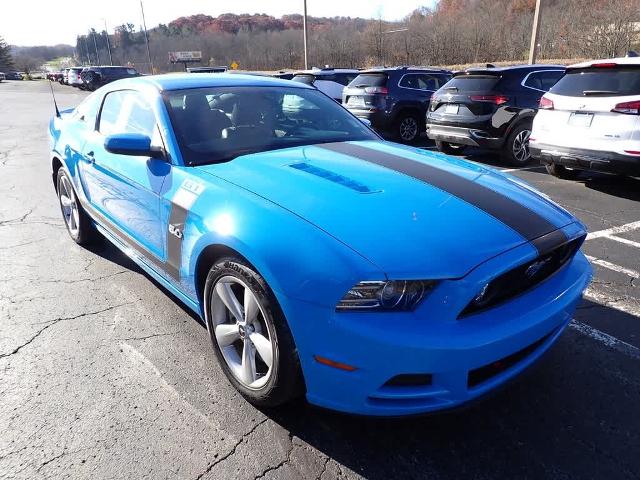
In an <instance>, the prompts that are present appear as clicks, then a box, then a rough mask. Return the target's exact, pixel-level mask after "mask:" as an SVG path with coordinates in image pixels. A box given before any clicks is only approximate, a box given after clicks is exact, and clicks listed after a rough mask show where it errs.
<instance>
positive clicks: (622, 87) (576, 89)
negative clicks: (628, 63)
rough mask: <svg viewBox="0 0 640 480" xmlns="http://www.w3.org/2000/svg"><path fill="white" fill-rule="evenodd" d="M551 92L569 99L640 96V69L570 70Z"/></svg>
mask: <svg viewBox="0 0 640 480" xmlns="http://www.w3.org/2000/svg"><path fill="white" fill-rule="evenodd" d="M550 91H551V93H555V94H556V95H564V96H567V97H587V96H606V97H609V96H610V97H614V96H627V95H640V67H617V68H610V67H609V68H588V69H580V70H574V69H570V70H567V74H566V75H565V76H564V77H562V78H561V79H560V81H559V82H558V83H556V84H555V85H554V86H553V87H552V88H551V90H550Z"/></svg>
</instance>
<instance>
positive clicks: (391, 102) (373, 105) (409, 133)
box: [342, 67, 452, 143]
mask: <svg viewBox="0 0 640 480" xmlns="http://www.w3.org/2000/svg"><path fill="white" fill-rule="evenodd" d="M451 75H452V74H451V72H450V71H448V70H440V69H435V68H419V67H394V68H372V69H369V70H363V71H362V72H360V74H359V75H358V76H357V77H356V78H355V79H353V81H351V83H349V85H347V86H346V87H345V89H344V90H343V92H342V104H343V105H344V106H345V107H346V108H347V109H348V110H349V111H350V112H351V113H353V114H354V115H355V116H357V117H360V118H366V119H367V120H369V121H370V122H371V126H372V127H373V128H375V129H376V130H378V131H379V132H381V133H391V134H392V135H393V136H394V137H395V138H397V139H398V140H400V141H402V142H405V143H410V142H413V141H414V140H416V139H417V138H418V137H419V135H420V132H423V131H424V119H425V114H426V113H427V109H428V108H429V99H430V98H431V95H432V94H433V92H435V91H436V90H438V89H439V88H440V87H442V86H443V85H444V84H446V83H447V82H448V81H449V79H451Z"/></svg>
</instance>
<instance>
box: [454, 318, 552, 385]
mask: <svg viewBox="0 0 640 480" xmlns="http://www.w3.org/2000/svg"><path fill="white" fill-rule="evenodd" d="M554 333H555V330H554V331H553V332H551V333H549V334H547V335H545V336H544V337H542V338H541V339H540V340H538V341H536V342H534V343H532V344H531V345H529V346H528V347H525V348H523V349H522V350H518V351H517V352H516V353H512V354H511V355H509V356H508V357H504V358H501V359H500V360H496V361H495V362H492V363H489V364H488V365H485V366H483V367H480V368H476V369H475V370H471V371H469V375H468V377H467V387H469V388H472V387H476V386H478V385H480V384H481V383H484V382H486V381H487V380H490V379H492V378H493V377H495V376H496V375H498V374H500V373H502V372H504V371H506V370H508V369H510V368H511V367H513V366H514V365H516V364H517V363H519V362H521V361H522V360H524V359H525V358H527V357H528V356H529V355H531V354H532V353H533V352H534V351H536V350H537V349H538V347H540V346H541V345H542V344H543V343H544V342H546V341H547V340H548V339H549V337H551V335H553V334H554Z"/></svg>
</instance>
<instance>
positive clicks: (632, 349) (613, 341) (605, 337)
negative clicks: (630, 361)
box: [569, 319, 640, 359]
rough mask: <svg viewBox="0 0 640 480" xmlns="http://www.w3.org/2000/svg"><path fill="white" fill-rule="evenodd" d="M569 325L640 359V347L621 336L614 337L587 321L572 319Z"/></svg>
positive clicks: (608, 345) (610, 346)
mask: <svg viewBox="0 0 640 480" xmlns="http://www.w3.org/2000/svg"><path fill="white" fill-rule="evenodd" d="M569 327H571V328H573V329H574V330H577V331H578V332H580V333H582V334H583V335H586V336H587V337H590V338H592V339H594V340H596V341H598V342H600V343H603V344H604V345H606V346H607V347H609V348H612V349H614V350H617V351H618V352H621V353H624V354H626V355H629V356H630V357H632V358H636V359H640V348H638V347H636V346H633V345H631V344H630V343H627V342H625V341H623V340H620V339H619V338H616V337H612V336H611V335H609V334H608V333H604V332H602V331H600V330H598V329H597V328H593V327H591V326H590V325H587V324H586V323H582V322H579V321H577V320H575V319H574V320H571V323H570V324H569Z"/></svg>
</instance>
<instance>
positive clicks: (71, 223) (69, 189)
mask: <svg viewBox="0 0 640 480" xmlns="http://www.w3.org/2000/svg"><path fill="white" fill-rule="evenodd" d="M56 190H57V193H58V201H59V202H60V210H61V212H62V218H63V220H64V223H65V225H66V227H67V232H69V236H70V237H71V239H72V240H73V241H74V242H76V243H77V244H78V245H89V244H90V243H92V242H93V241H94V240H95V239H96V237H97V236H98V232H97V231H96V228H95V226H94V225H93V222H92V221H91V218H89V215H87V212H85V211H84V209H83V208H82V205H80V202H79V201H78V197H77V195H76V192H75V190H74V188H73V183H72V182H71V179H70V178H69V176H68V175H67V173H66V172H65V171H64V169H63V168H60V169H58V177H57V181H56Z"/></svg>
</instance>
